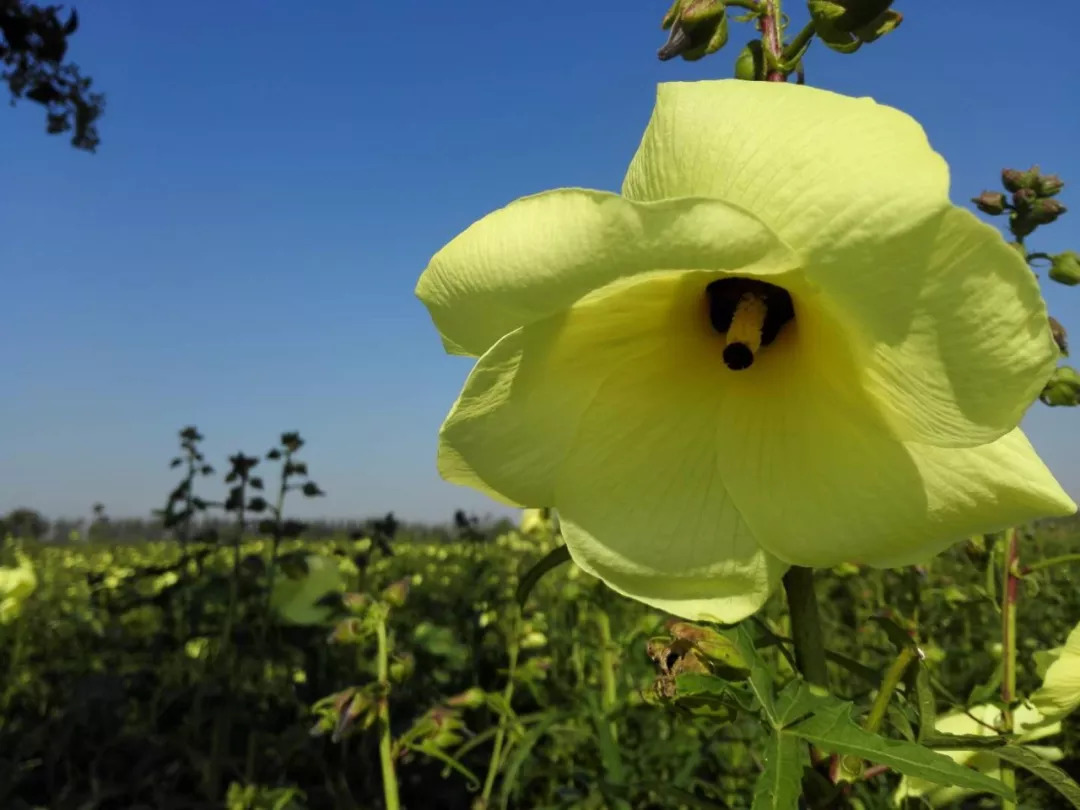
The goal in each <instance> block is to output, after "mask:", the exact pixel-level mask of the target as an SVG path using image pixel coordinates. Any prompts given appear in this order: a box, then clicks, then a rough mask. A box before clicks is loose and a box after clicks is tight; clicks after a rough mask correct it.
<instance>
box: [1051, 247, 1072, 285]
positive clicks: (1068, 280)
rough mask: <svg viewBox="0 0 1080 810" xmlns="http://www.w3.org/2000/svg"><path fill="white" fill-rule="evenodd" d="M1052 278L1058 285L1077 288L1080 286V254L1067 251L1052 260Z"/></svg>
mask: <svg viewBox="0 0 1080 810" xmlns="http://www.w3.org/2000/svg"><path fill="white" fill-rule="evenodd" d="M1049 275H1050V278H1052V279H1053V280H1054V281H1056V282H1057V283H1058V284H1064V285H1066V286H1067V287H1075V286H1076V285H1077V284H1080V254H1078V253H1077V252H1076V251H1075V250H1066V251H1065V252H1064V253H1059V254H1057V255H1056V256H1052V257H1051V258H1050V274H1049Z"/></svg>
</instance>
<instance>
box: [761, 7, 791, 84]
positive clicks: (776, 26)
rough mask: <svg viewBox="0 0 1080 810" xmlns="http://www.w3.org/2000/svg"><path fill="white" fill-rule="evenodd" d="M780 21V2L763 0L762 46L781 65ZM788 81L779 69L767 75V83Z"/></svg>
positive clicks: (782, 49)
mask: <svg viewBox="0 0 1080 810" xmlns="http://www.w3.org/2000/svg"><path fill="white" fill-rule="evenodd" d="M780 19H781V17H780V0H761V44H762V47H764V48H765V50H766V51H767V52H769V53H770V54H772V56H773V62H774V63H779V62H780V61H781V59H783V55H784V54H783V51H784V48H783V36H782V35H781V33H780ZM786 79H787V76H785V75H784V71H782V70H779V69H774V70H770V71H769V72H768V73H767V74H766V75H765V81H768V82H782V81H785V80H786Z"/></svg>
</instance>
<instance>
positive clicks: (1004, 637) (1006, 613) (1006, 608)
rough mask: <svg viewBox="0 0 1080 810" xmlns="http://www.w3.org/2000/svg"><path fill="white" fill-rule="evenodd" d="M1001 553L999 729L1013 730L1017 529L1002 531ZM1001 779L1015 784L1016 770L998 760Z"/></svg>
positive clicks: (1006, 808) (1010, 808) (1005, 807)
mask: <svg viewBox="0 0 1080 810" xmlns="http://www.w3.org/2000/svg"><path fill="white" fill-rule="evenodd" d="M1003 551H1004V553H1003V554H1002V555H1001V702H1002V703H1004V704H1005V709H1004V712H1003V713H1002V724H1003V725H1004V728H1003V729H1002V731H1003V732H1004V733H1006V734H1009V733H1011V732H1012V730H1013V708H1012V707H1013V703H1014V702H1015V701H1016V599H1017V594H1018V592H1019V586H1020V577H1019V576H1017V573H1018V571H1019V559H1020V554H1019V549H1018V547H1017V542H1016V529H1015V528H1013V529H1009V530H1008V531H1007V532H1006V533H1005V544H1004V550H1003ZM1001 766H1002V767H1001V781H1002V782H1004V783H1005V785H1006V787H1010V788H1015V787H1016V771H1015V769H1014V768H1013V767H1012V766H1011V765H1009V764H1008V763H1006V762H1002V763H1001ZM1001 806H1002V810H1016V803H1015V802H1012V801H1009V800H1008V799H1003V800H1002V802H1001Z"/></svg>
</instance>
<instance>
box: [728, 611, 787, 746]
mask: <svg viewBox="0 0 1080 810" xmlns="http://www.w3.org/2000/svg"><path fill="white" fill-rule="evenodd" d="M735 642H736V644H737V645H738V647H739V652H740V653H741V654H742V657H743V660H744V661H746V663H747V664H748V665H749V666H750V677H748V678H747V679H746V683H747V685H748V686H749V687H750V689H751V691H752V692H753V693H754V696H755V697H756V698H757V700H758V703H759V704H761V709H762V711H763V712H765V716H766V717H767V718H768V719H769V722H770V723H771V724H772V726H773V728H779V727H780V726H781V723H780V721H779V717H778V715H777V713H776V701H775V698H774V686H773V671H772V668H771V667H769V665H768V664H766V663H765V662H764V661H763V660H762V658H761V656H760V655H758V651H757V648H756V647H755V646H754V639H753V636H751V635H750V631H749V630H748V629H747V628H746V627H745V625H739V626H738V628H737V629H736V631H735Z"/></svg>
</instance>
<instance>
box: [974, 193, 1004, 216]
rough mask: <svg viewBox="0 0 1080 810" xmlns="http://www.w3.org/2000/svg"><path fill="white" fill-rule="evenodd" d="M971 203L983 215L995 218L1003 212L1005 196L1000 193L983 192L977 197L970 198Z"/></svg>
mask: <svg viewBox="0 0 1080 810" xmlns="http://www.w3.org/2000/svg"><path fill="white" fill-rule="evenodd" d="M971 201H972V202H973V203H975V207H976V208H978V209H979V210H980V211H982V212H983V213H984V214H990V215H991V216H997V215H998V214H1002V213H1004V212H1005V195H1004V194H1002V193H1001V192H1000V191H984V192H983V193H982V194H980V195H979V196H978V197H972V198H971Z"/></svg>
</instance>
